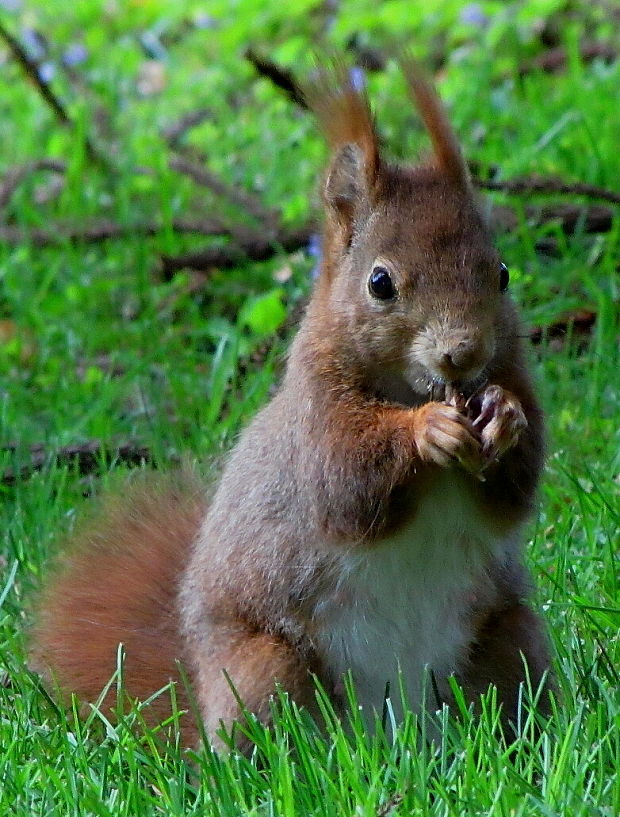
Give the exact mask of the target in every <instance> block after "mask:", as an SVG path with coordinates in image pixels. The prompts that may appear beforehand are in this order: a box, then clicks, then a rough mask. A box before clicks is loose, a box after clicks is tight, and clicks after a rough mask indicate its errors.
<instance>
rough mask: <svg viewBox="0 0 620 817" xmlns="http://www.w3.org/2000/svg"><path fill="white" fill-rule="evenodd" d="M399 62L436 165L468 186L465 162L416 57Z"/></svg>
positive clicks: (464, 187) (448, 123)
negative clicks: (429, 141)
mask: <svg viewBox="0 0 620 817" xmlns="http://www.w3.org/2000/svg"><path fill="white" fill-rule="evenodd" d="M401 64H402V68H403V72H404V74H405V77H406V79H407V83H408V85H409V92H410V94H411V98H412V100H413V103H414V104H415V106H416V108H417V109H418V113H419V114H420V116H421V117H422V119H423V121H424V124H425V126H426V130H427V131H428V134H429V136H430V137H431V141H432V143H433V150H434V155H435V160H436V162H437V165H438V167H439V168H440V169H441V170H442V172H443V173H445V174H446V176H447V177H448V178H450V179H451V180H452V181H453V182H454V183H455V184H457V185H458V186H459V187H462V188H463V189H466V188H467V187H468V186H469V174H468V171H467V165H466V164H465V162H464V160H463V155H462V153H461V147H460V145H459V142H458V139H457V138H456V136H455V134H454V131H453V130H452V126H451V125H450V122H449V120H448V117H447V116H446V113H445V111H444V109H443V106H442V105H441V103H440V101H439V98H438V96H437V94H436V93H435V91H434V89H433V87H432V86H431V85H430V83H429V82H428V80H427V79H426V77H425V76H424V73H423V71H422V70H421V68H420V67H419V66H418V64H417V63H416V62H415V60H413V59H411V58H408V59H405V60H403V61H402V63H401Z"/></svg>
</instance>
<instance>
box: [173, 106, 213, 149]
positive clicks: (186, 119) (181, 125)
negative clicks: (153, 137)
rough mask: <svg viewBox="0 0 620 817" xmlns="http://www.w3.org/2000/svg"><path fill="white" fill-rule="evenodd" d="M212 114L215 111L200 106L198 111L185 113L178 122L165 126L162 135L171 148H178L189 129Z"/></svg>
mask: <svg viewBox="0 0 620 817" xmlns="http://www.w3.org/2000/svg"><path fill="white" fill-rule="evenodd" d="M212 116H213V112H212V111H211V110H210V109H209V108H199V109H198V110H197V111H190V113H187V114H185V115H184V116H182V117H181V118H180V119H178V120H177V121H176V122H173V123H172V124H170V125H168V126H167V127H166V128H164V130H163V131H162V136H163V137H164V139H165V140H166V142H168V144H169V145H170V147H171V148H174V149H176V148H178V146H179V143H180V142H181V140H182V139H183V137H184V136H185V134H186V133H187V132H188V131H189V130H191V129H192V128H195V127H196V126H197V125H201V124H202V123H203V122H204V121H205V120H206V119H210V118H211V117H212Z"/></svg>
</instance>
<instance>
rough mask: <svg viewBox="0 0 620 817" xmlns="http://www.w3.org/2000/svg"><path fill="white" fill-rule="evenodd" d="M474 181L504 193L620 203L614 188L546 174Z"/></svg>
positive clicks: (618, 195) (481, 185) (485, 187)
mask: <svg viewBox="0 0 620 817" xmlns="http://www.w3.org/2000/svg"><path fill="white" fill-rule="evenodd" d="M473 182H474V184H475V185H476V186H477V187H481V188H483V189H484V190H499V191H501V192H503V193H518V194H521V193H523V194H528V193H562V194H568V195H574V196H586V197H588V198H590V199H602V200H603V201H610V202H612V203H613V204H620V193H615V192H614V191H613V190H606V189H605V188H604V187H597V186H596V185H593V184H584V183H582V182H574V183H572V184H568V183H567V182H563V181H562V180H561V179H553V178H545V177H544V176H526V177H524V178H521V179H506V181H495V180H494V179H474V180H473Z"/></svg>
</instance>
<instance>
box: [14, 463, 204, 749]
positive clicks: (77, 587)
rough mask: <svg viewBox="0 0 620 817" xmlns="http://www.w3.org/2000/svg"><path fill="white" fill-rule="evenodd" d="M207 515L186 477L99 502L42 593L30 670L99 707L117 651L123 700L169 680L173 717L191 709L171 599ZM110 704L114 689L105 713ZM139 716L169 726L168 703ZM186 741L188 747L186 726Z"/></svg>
mask: <svg viewBox="0 0 620 817" xmlns="http://www.w3.org/2000/svg"><path fill="white" fill-rule="evenodd" d="M205 510H206V500H205V494H204V486H203V485H202V484H199V480H198V479H197V477H196V476H195V475H194V474H193V473H191V472H189V471H188V470H184V471H182V472H181V473H180V474H177V475H173V476H168V477H161V476H159V475H155V474H146V475H140V476H139V477H138V478H137V479H134V480H131V481H130V483H129V485H128V486H124V488H123V494H122V495H121V494H120V493H119V494H110V495H108V496H105V497H104V498H103V499H102V501H100V502H99V503H98V507H97V509H96V511H95V514H94V515H92V516H91V518H90V519H87V520H85V521H84V522H83V523H82V524H80V525H79V528H78V529H77V530H76V532H75V534H74V535H73V536H72V538H71V540H70V542H69V545H68V548H67V549H66V550H64V551H63V553H61V554H60V558H59V559H58V564H57V565H56V568H55V570H53V572H52V575H51V576H50V578H49V580H48V581H47V584H46V587H45V588H44V590H43V593H42V596H41V599H40V601H39V602H38V605H37V611H36V613H35V623H34V626H33V629H32V631H31V639H30V640H31V657H32V662H31V663H32V666H33V668H34V669H36V670H37V671H39V672H41V673H42V675H43V676H44V677H45V678H46V679H47V680H48V681H50V682H52V683H53V684H54V685H57V686H58V687H60V689H61V690H62V691H63V692H66V693H71V692H74V693H75V694H76V695H77V696H78V697H79V698H80V699H82V700H84V701H95V700H97V698H98V697H99V695H100V694H101V691H102V689H103V688H104V687H105V685H106V684H107V683H108V682H109V680H110V678H111V677H112V675H113V673H114V671H115V670H116V668H117V661H118V645H119V644H122V645H123V650H124V653H125V660H124V664H123V682H124V689H125V691H126V693H127V696H128V697H129V698H131V699H139V700H144V699H146V698H148V697H150V696H151V695H153V693H155V692H157V691H158V690H159V689H161V688H162V687H165V686H166V685H167V684H168V683H169V681H170V680H173V681H177V682H178V683H177V684H176V690H175V691H176V700H177V709H178V710H185V709H187V708H188V701H187V695H186V691H185V687H184V684H183V682H182V680H181V679H180V676H179V671H178V661H181V662H183V659H184V650H183V647H182V641H181V638H180V635H179V630H178V615H177V609H176V608H177V603H176V598H177V592H178V585H179V581H180V578H181V575H182V571H183V567H184V565H185V563H186V562H187V559H188V557H189V550H190V548H191V545H192V543H193V540H194V538H195V536H196V534H197V532H198V530H199V527H200V523H201V520H202V518H203V516H204V513H205ZM115 702H116V688H115V687H114V689H112V690H111V691H110V693H109V694H108V698H107V700H106V701H105V706H106V708H108V707H113V706H114V704H115ZM144 713H145V717H146V718H147V721H148V722H149V723H150V724H156V723H159V722H161V721H162V720H163V719H165V718H167V717H169V715H170V714H171V701H170V695H169V694H167V693H166V692H164V693H162V695H160V696H157V697H156V698H155V699H154V700H153V702H152V703H151V705H150V706H149V707H148V708H147V709H145V710H144ZM190 717H191V716H190ZM186 720H189V718H186ZM183 738H184V741H185V742H186V743H187V742H189V743H193V742H194V733H193V731H192V728H191V727H189V725H188V727H187V728H186V729H185V730H184V735H183Z"/></svg>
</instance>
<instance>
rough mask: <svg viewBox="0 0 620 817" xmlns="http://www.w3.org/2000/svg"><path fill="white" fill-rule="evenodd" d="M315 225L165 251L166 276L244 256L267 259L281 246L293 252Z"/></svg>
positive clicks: (225, 266)
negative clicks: (176, 252)
mask: <svg viewBox="0 0 620 817" xmlns="http://www.w3.org/2000/svg"><path fill="white" fill-rule="evenodd" d="M315 229H316V228H315V226H314V225H310V224H306V225H303V226H301V227H298V228H297V229H288V230H282V231H280V232H279V233H278V234H277V235H272V236H269V235H266V236H264V237H261V236H253V237H248V239H247V240H245V241H235V242H231V243H230V244H227V245H226V246H224V247H205V248H204V249H202V250H197V251H194V252H188V253H183V254H182V255H173V256H171V255H164V256H162V271H163V274H164V277H165V278H171V277H172V275H174V273H175V272H177V271H178V270H181V269H194V270H208V269H210V268H211V267H217V268H219V269H228V268H230V267H234V266H236V265H237V264H239V263H240V262H242V261H243V260H244V259H248V260H250V261H267V260H268V259H269V258H272V257H273V256H274V255H276V253H277V252H279V250H284V251H285V252H294V251H295V250H299V249H301V248H302V247H305V246H306V244H307V243H308V241H309V240H310V236H311V235H312V234H313V232H315Z"/></svg>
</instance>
